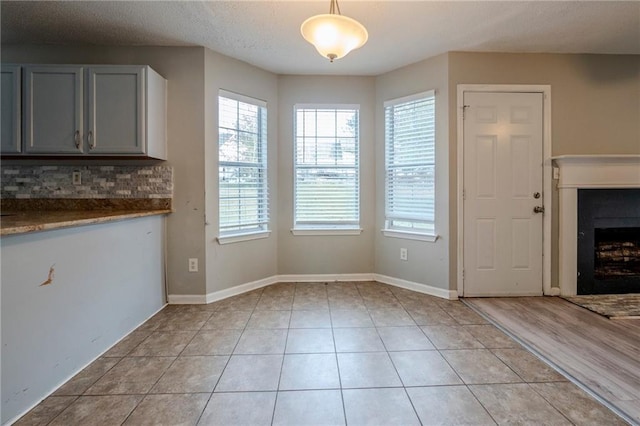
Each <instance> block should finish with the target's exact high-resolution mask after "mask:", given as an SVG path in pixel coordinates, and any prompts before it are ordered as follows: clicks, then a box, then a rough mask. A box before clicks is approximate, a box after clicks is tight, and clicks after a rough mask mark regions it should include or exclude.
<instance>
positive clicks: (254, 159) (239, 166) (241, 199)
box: [218, 90, 269, 243]
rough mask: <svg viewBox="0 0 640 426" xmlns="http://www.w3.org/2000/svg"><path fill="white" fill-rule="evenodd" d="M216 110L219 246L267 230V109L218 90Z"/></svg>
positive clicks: (239, 96) (253, 100)
mask: <svg viewBox="0 0 640 426" xmlns="http://www.w3.org/2000/svg"><path fill="white" fill-rule="evenodd" d="M218 107H219V122H218V126H219V128H218V176H219V193H218V195H219V207H220V222H219V230H220V233H219V237H220V238H219V239H218V241H220V243H223V242H224V241H225V240H224V237H229V236H237V235H243V234H256V233H266V231H267V229H268V225H269V195H268V189H267V108H266V104H265V103H264V102H262V101H259V100H256V99H251V98H247V97H244V96H242V95H237V94H235V93H230V92H225V91H222V90H221V91H220V93H219V96H218ZM267 235H268V234H265V235H264V236H267ZM227 242H233V241H231V240H229V241H227Z"/></svg>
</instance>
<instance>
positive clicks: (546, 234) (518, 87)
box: [456, 84, 560, 297]
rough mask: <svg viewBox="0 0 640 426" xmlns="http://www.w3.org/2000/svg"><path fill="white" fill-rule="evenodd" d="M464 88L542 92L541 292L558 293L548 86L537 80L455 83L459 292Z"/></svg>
mask: <svg viewBox="0 0 640 426" xmlns="http://www.w3.org/2000/svg"><path fill="white" fill-rule="evenodd" d="M465 92H485V93H490V92H503V93H514V92H515V93H518V92H519V93H542V95H543V96H542V99H543V100H542V166H543V170H542V184H543V189H542V191H543V193H542V202H543V205H544V207H545V213H544V215H543V218H542V293H543V294H544V295H545V296H547V295H550V296H557V295H558V294H560V291H559V289H558V288H552V287H551V219H552V215H553V208H552V200H553V197H552V193H551V191H552V186H551V182H552V178H553V167H552V164H551V147H552V144H551V86H550V85H538V84H458V98H457V104H456V113H457V114H456V115H457V150H458V159H457V169H458V194H457V201H458V208H457V213H458V224H457V226H458V251H457V255H458V261H457V277H456V281H457V284H458V296H460V297H463V296H464V279H463V269H464V199H463V196H462V195H463V188H464V120H463V114H464V93H465Z"/></svg>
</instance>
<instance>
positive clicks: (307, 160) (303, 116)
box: [293, 105, 360, 235]
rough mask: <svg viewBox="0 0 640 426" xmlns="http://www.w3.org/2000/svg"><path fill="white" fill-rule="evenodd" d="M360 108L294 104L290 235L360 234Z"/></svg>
mask: <svg viewBox="0 0 640 426" xmlns="http://www.w3.org/2000/svg"><path fill="white" fill-rule="evenodd" d="M358 110H359V107H358V106H353V105H341V106H338V107H336V108H331V107H326V106H306V105H296V107H295V135H296V136H295V143H294V146H295V148H294V151H295V152H294V169H295V170H294V174H295V178H294V186H295V189H294V193H295V196H294V198H295V200H294V210H295V212H294V221H295V223H294V230H293V232H294V234H297V235H300V234H313V233H314V230H315V231H319V230H321V231H322V232H320V233H339V234H345V233H346V234H350V233H360V230H359V227H360V185H359V168H358V163H359V159H358V157H359V153H358V144H359V142H358V140H359V119H358V115H359V114H358ZM305 231H307V232H305Z"/></svg>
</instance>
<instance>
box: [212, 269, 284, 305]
mask: <svg viewBox="0 0 640 426" xmlns="http://www.w3.org/2000/svg"><path fill="white" fill-rule="evenodd" d="M277 282H279V281H278V276H277V275H273V276H270V277H267V278H263V279H261V280H257V281H252V282H249V283H245V284H240V285H237V286H234V287H231V288H225V289H224V290H218V291H214V292H213V293H207V295H206V301H205V302H204V303H212V302H217V301H218V300H222V299H226V298H228V297H231V296H237V295H239V294H242V293H247V292H249V291H251V290H255V289H257V288H261V287H266V286H268V285H271V284H275V283H277Z"/></svg>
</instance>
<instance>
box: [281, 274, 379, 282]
mask: <svg viewBox="0 0 640 426" xmlns="http://www.w3.org/2000/svg"><path fill="white" fill-rule="evenodd" d="M373 275H374V274H297V275H296V274H291V275H276V278H277V279H278V281H277V282H281V283H324V282H335V281H373Z"/></svg>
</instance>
